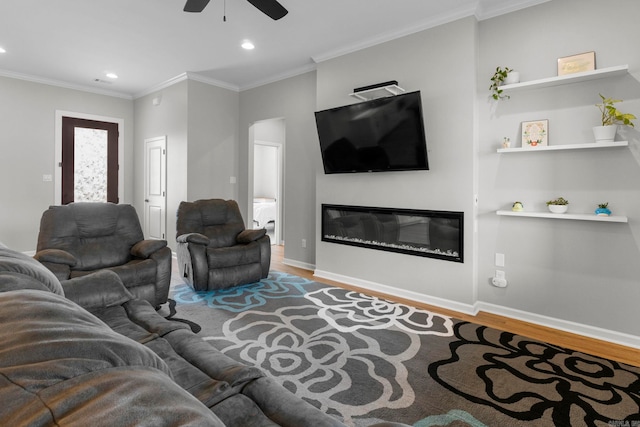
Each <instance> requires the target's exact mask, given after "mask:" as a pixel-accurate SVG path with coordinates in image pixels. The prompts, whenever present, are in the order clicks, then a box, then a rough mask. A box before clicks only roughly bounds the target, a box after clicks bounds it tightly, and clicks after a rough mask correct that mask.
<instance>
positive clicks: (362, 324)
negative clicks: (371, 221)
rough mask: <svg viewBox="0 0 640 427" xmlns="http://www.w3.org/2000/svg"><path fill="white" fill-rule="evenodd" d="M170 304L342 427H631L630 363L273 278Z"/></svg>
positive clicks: (639, 409) (178, 294)
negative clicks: (379, 426)
mask: <svg viewBox="0 0 640 427" xmlns="http://www.w3.org/2000/svg"><path fill="white" fill-rule="evenodd" d="M170 298H171V299H172V301H171V306H170V309H171V313H170V315H169V318H170V319H173V320H177V321H182V322H186V323H188V324H190V325H191V327H192V329H193V330H194V331H196V332H197V333H198V335H199V336H201V337H202V338H203V339H205V340H206V341H208V342H209V343H210V344H211V345H212V346H214V347H215V348H217V349H218V350H220V351H222V352H224V353H225V354H227V355H228V356H230V357H232V358H235V359H236V360H238V361H241V362H243V363H246V364H249V365H254V366H259V367H261V368H262V369H263V370H264V371H265V372H267V373H268V374H269V375H271V376H272V377H274V378H275V379H276V380H277V381H279V382H280V383H281V384H282V385H284V387H286V388H287V389H289V390H290V391H291V392H293V393H294V394H296V395H297V396H299V397H301V398H303V399H305V400H306V401H308V402H310V403H311V404H313V405H314V406H316V407H318V408H320V409H321V410H322V411H324V412H326V413H328V414H331V415H332V416H335V417H336V418H338V419H340V420H341V421H342V422H344V423H345V424H346V425H349V426H368V425H371V424H374V423H377V422H381V421H394V422H402V423H406V424H409V425H413V426H416V427H428V426H472V427H480V426H571V427H575V426H631V427H633V426H636V427H640V368H637V367H633V366H629V365H624V364H620V363H617V362H613V361H610V360H605V359H602V358H597V357H593V356H589V355H587V354H583V353H580V352H576V351H572V350H567V349H565V348H561V347H558V346H555V345H550V344H547V343H544V342H539V341H535V340H531V339H528V338H525V337H522V336H518V335H514V334H511V333H507V332H502V331H499V330H496V329H491V328H487V327H484V326H479V325H475V324H472V323H469V322H462V321H458V320H455V319H453V318H450V317H447V316H442V315H439V314H435V313H432V312H429V311H425V310H421V309H416V308H413V307H410V306H407V305H403V304H397V303H393V302H389V301H385V300H382V299H379V298H375V297H371V296H368V295H365V294H362V293H358V292H353V291H348V290H344V289H341V288H336V287H331V286H327V285H324V284H320V283H317V282H313V281H309V280H306V279H303V278H300V277H297V276H293V275H289V274H285V273H280V272H276V271H272V272H271V273H270V275H269V277H268V278H267V279H264V280H262V281H260V282H258V283H254V284H250V285H244V286H239V287H235V288H232V289H227V290H220V291H210V292H195V291H193V289H191V287H189V286H188V285H186V284H184V283H175V284H173V285H172V289H171V294H170ZM173 302H175V305H174V304H173Z"/></svg>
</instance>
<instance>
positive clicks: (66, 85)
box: [0, 69, 133, 100]
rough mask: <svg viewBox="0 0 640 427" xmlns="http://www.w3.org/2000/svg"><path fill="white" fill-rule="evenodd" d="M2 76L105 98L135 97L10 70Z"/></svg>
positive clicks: (4, 71) (3, 71)
mask: <svg viewBox="0 0 640 427" xmlns="http://www.w3.org/2000/svg"><path fill="white" fill-rule="evenodd" d="M0 76H2V77H8V78H10V79H18V80H24V81H28V82H31V83H39V84H43V85H48V86H56V87H61V88H64V89H72V90H78V91H81V92H89V93H94V94H96V95H105V96H112V97H114V98H122V99H128V100H133V97H132V96H131V95H129V94H127V93H122V92H117V91H113V90H105V89H98V88H95V87H91V86H84V85H78V84H73V83H68V82H65V81H62V80H54V79H47V78H44V77H38V76H32V75H29V74H22V73H16V72H13V71H8V70H1V69H0Z"/></svg>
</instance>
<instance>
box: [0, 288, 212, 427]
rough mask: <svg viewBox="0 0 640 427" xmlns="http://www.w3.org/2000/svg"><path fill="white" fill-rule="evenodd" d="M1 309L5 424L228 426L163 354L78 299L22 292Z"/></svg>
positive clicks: (0, 297) (0, 410)
mask: <svg viewBox="0 0 640 427" xmlns="http://www.w3.org/2000/svg"><path fill="white" fill-rule="evenodd" d="M0 307H2V309H1V310H0V325H2V327H1V328H0V343H2V346H0V396H2V401H3V404H2V405H0V425H15V423H16V422H17V421H18V420H19V421H20V423H23V424H24V425H29V426H45V425H78V426H80V425H87V420H91V424H94V425H133V424H145V425H208V426H209V425H210V426H222V425H223V424H222V423H221V422H220V420H219V419H218V418H217V417H216V416H215V415H214V414H212V413H211V412H210V411H209V410H208V409H207V408H206V407H205V406H204V405H202V404H201V403H200V402H198V401H197V399H195V398H193V396H191V395H190V394H189V393H187V392H186V391H184V390H183V389H181V388H180V387H179V386H178V385H177V384H176V383H175V382H174V381H173V380H172V379H171V375H172V374H171V371H170V369H169V367H168V366H167V364H166V363H165V362H164V361H163V360H162V359H161V358H160V357H159V356H158V355H157V354H155V353H154V352H153V351H151V350H150V349H148V348H146V347H145V346H143V345H141V344H139V343H136V342H135V341H133V340H131V339H129V338H127V337H124V336H122V335H120V334H118V333H116V332H114V331H113V330H111V329H110V328H109V327H108V326H107V325H106V324H104V323H103V322H102V321H100V320H99V319H98V318H96V317H95V316H93V315H92V314H90V313H89V312H87V311H86V310H84V309H82V308H81V307H79V306H78V305H76V304H74V303H72V302H71V301H69V300H67V299H65V298H63V297H61V296H59V295H55V294H53V293H51V292H42V291H34V290H22V291H12V292H4V293H0Z"/></svg>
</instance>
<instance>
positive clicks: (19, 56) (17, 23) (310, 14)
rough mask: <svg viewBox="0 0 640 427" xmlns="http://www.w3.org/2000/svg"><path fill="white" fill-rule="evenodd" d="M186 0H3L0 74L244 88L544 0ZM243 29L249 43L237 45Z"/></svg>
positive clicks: (99, 86)
mask: <svg viewBox="0 0 640 427" xmlns="http://www.w3.org/2000/svg"><path fill="white" fill-rule="evenodd" d="M184 1H185V0H109V1H105V0H102V1H98V0H2V1H1V2H0V47H2V48H4V49H5V50H6V53H0V75H2V76H8V77H15V78H21V79H27V80H34V81H40V82H44V83H51V84H56V85H61V86H66V87H73V88H78V89H83V90H89V91H94V92H99V93H107V94H111V95H114V96H122V97H125V98H135V97H138V96H141V95H144V94H146V93H149V92H151V91H153V90H157V88H159V87H162V86H163V85H165V84H167V83H168V82H171V81H172V80H175V79H177V78H179V77H180V76H184V75H185V73H188V75H189V76H190V77H194V78H197V79H201V80H203V81H206V82H210V83H212V84H217V85H219V86H222V87H226V88H229V89H232V90H244V89H248V88H251V87H256V86H259V85H261V84H265V83H268V82H271V81H276V80H279V79H282V78H285V77H288V76H292V75H295V74H299V73H302V72H305V71H309V70H312V69H314V68H315V64H316V63H317V62H321V61H323V60H326V59H329V58H332V57H335V56H339V55H341V54H345V53H348V52H352V51H355V50H358V49H362V48H364V47H367V46H371V45H374V44H378V43H381V42H384V41H388V40H391V39H394V38H397V37H401V36H404V35H407V34H410V33H413V32H416V31H420V30H423V29H426V28H430V27H433V26H435V25H440V24H442V23H446V22H450V21H453V20H456V19H459V18H462V17H466V16H472V15H475V16H476V17H477V18H478V19H486V18H490V17H493V16H497V15H501V14H504V13H508V12H511V11H514V10H518V9H522V8H524V7H528V6H531V5H534V4H539V3H543V2H545V1H548V0H306V1H302V0H297V1H296V0H279V1H280V3H281V4H282V5H283V6H284V7H285V8H287V9H288V10H289V13H288V14H287V15H286V16H285V17H284V18H282V19H280V20H278V21H273V20H272V19H270V18H268V17H267V16H266V15H263V14H262V13H261V12H260V11H258V10H257V9H256V8H254V7H253V6H252V5H251V4H250V3H248V2H247V1H246V0H211V2H210V3H209V5H208V6H207V8H206V9H205V10H204V11H203V12H202V13H199V14H194V13H186V12H183V11H182V8H183V7H184ZM225 1H226V17H227V21H226V22H223V15H224V7H225ZM245 39H248V40H251V41H252V42H253V43H254V44H255V45H256V48H255V49H254V50H252V51H246V50H244V49H242V48H241V47H240V44H241V43H242V41H243V40H245ZM106 72H114V73H116V74H118V76H119V78H118V79H115V80H113V81H110V79H108V78H107V77H106V76H105V73H106ZM96 79H98V80H99V81H96Z"/></svg>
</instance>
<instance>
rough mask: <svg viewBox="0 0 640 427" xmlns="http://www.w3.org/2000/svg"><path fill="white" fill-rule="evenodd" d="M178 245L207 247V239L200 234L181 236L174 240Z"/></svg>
mask: <svg viewBox="0 0 640 427" xmlns="http://www.w3.org/2000/svg"><path fill="white" fill-rule="evenodd" d="M176 241H177V242H178V243H197V244H199V245H208V244H209V238H208V237H207V236H205V235H204V234H200V233H187V234H181V235H180V236H178V237H177V238H176Z"/></svg>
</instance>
